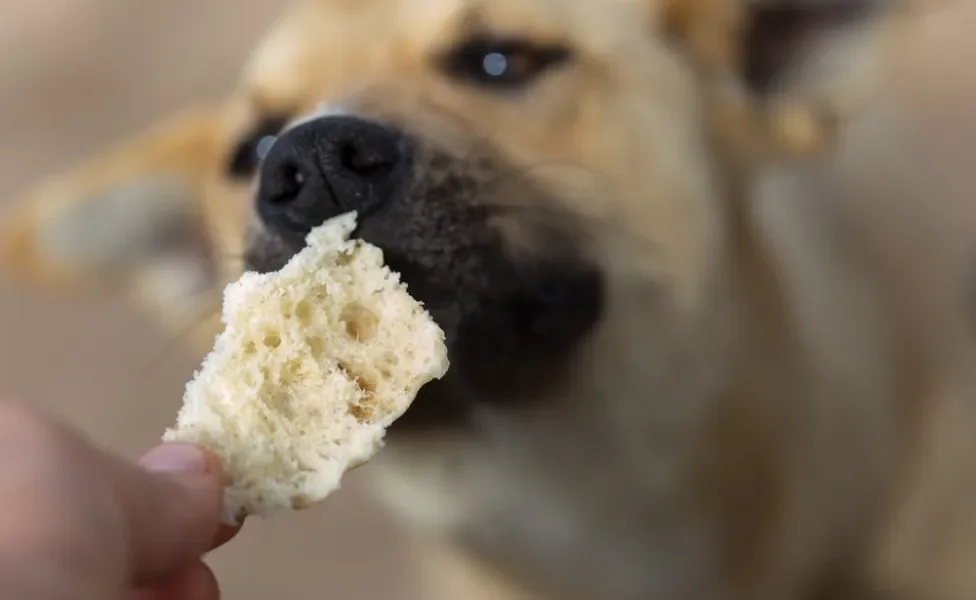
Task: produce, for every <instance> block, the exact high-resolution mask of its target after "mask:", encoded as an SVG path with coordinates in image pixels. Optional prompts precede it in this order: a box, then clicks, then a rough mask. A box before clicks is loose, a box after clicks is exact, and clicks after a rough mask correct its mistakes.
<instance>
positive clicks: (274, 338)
mask: <svg viewBox="0 0 976 600" xmlns="http://www.w3.org/2000/svg"><path fill="white" fill-rule="evenodd" d="M262 341H263V342H264V345H265V346H266V347H268V348H277V347H278V346H280V345H281V336H280V335H278V334H277V333H268V334H265V336H264V340H262Z"/></svg>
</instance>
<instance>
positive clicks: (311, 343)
mask: <svg viewBox="0 0 976 600" xmlns="http://www.w3.org/2000/svg"><path fill="white" fill-rule="evenodd" d="M305 343H306V344H307V345H308V350H309V352H311V353H312V358H315V359H318V358H319V357H321V356H322V355H323V354H324V353H325V342H323V341H322V338H317V337H312V336H309V337H307V338H305Z"/></svg>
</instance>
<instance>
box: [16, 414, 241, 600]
mask: <svg viewBox="0 0 976 600" xmlns="http://www.w3.org/2000/svg"><path fill="white" fill-rule="evenodd" d="M221 482H222V475H221V468H220V461H219V460H218V459H217V458H216V457H215V456H213V455H212V454H209V453H207V452H206V451H204V450H203V449H201V448H199V447H196V446H192V445H185V444H165V445H162V446H158V447H156V448H153V449H152V450H150V451H149V452H147V453H146V454H145V455H144V456H143V457H142V458H141V459H140V460H139V461H138V463H137V464H130V463H128V462H126V461H123V460H121V459H119V458H117V457H115V456H113V455H111V454H109V453H106V452H104V451H102V450H100V449H98V448H97V447H96V446H95V445H94V444H92V443H91V442H90V441H89V440H87V439H86V438H85V437H84V436H82V435H81V434H79V433H78V432H76V431H75V430H73V429H71V428H70V427H68V426H66V425H65V424H63V423H61V422H59V421H57V420H56V419H54V418H52V417H50V416H48V415H46V414H44V413H43V412H40V411H38V410H35V409H32V408H30V407H27V406H24V405H21V404H16V403H10V402H7V403H2V402H0V507H3V509H2V511H0V597H2V598H18V599H19V600H116V599H118V600H168V599H174V600H175V599H177V598H179V599H181V600H217V598H219V591H218V586H217V582H216V579H215V578H214V576H213V573H212V572H211V571H210V569H209V568H208V567H207V566H206V565H205V564H204V562H203V561H202V557H203V555H204V554H206V553H207V552H209V551H210V550H212V549H214V548H215V547H217V546H219V545H221V544H223V543H224V542H226V541H227V540H229V539H230V538H231V537H233V535H234V534H235V533H236V531H235V530H231V529H229V528H227V527H224V526H221V525H220V524H219V514H220V498H221Z"/></svg>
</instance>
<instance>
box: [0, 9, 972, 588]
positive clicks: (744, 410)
mask: <svg viewBox="0 0 976 600" xmlns="http://www.w3.org/2000/svg"><path fill="white" fill-rule="evenodd" d="M904 10H905V8H904V7H903V6H900V5H898V4H896V3H895V2H893V1H887V0H878V1H876V2H869V1H868V0H850V1H846V0H845V1H840V0H837V1H834V0H823V1H812V0H811V1H804V0H756V1H747V0H741V1H734V2H723V1H719V0H603V1H601V2H592V1H587V0H532V1H531V2H526V1H525V0H517V1H516V0H493V1H491V2H489V1H487V0H466V1H462V0H399V1H397V2H394V1H392V0H357V1H350V0H302V1H300V2H298V3H297V4H296V5H295V6H294V7H293V8H292V9H291V10H290V11H289V12H287V13H286V14H285V16H284V17H283V18H282V20H281V21H280V22H279V23H277V24H276V26H275V27H274V28H273V29H272V31H271V32H270V33H269V35H268V37H267V38H266V39H265V40H264V41H263V43H262V44H261V46H260V47H259V48H258V50H257V51H256V53H255V54H254V57H253V59H252V61H251V62H250V63H249V65H248V67H247V68H246V69H245V72H244V75H243V77H242V83H241V85H240V87H239V89H238V90H236V91H235V92H234V93H232V94H230V95H229V97H228V98H227V99H226V102H224V103H223V104H220V105H217V106H212V107H204V108H201V109H199V110H197V111H190V112H188V113H186V114H182V115H178V116H176V117H174V118H173V119H172V120H171V121H168V122H166V123H164V124H162V125H161V126H160V127H159V128H158V129H156V130H154V131H151V132H149V133H147V134H146V135H145V136H143V137H141V138H139V139H137V140H134V141H132V142H130V143H128V144H126V145H123V146H121V147H120V148H118V149H116V150H115V151H114V152H111V153H108V154H107V155H105V156H103V157H101V158H100V159H99V160H98V161H96V162H94V163H91V164H89V165H85V166H84V167H83V168H81V169H79V170H78V171H77V172H75V173H72V174H70V175H69V176H67V177H64V178H58V179H55V180H53V181H51V182H49V183H48V184H46V185H44V186H42V187H40V188H39V189H38V190H36V191H35V192H34V193H33V194H31V195H30V197H29V199H28V200H26V201H25V202H24V203H23V204H21V205H19V206H22V207H23V208H22V210H21V212H18V213H16V214H12V215H10V217H8V218H7V221H8V222H7V224H6V225H5V227H4V233H3V238H2V240H3V245H4V252H3V264H4V265H5V266H7V267H8V270H9V271H10V272H13V273H17V274H20V276H21V277H22V278H23V279H24V280H25V281H31V282H34V283H35V284H36V285H47V286H52V287H54V288H55V289H59V290H65V289H69V288H76V289H81V288H84V287H85V286H91V285H110V286H113V285H114V286H118V289H122V290H125V291H126V293H129V294H132V295H133V297H134V298H135V299H136V300H137V301H139V302H142V303H150V304H149V306H152V307H153V308H154V310H156V313H157V315H158V317H159V318H160V319H161V320H162V323H163V324H164V326H166V327H169V328H171V329H170V330H171V331H172V332H174V333H175V332H180V333H181V334H182V333H188V332H189V333H188V335H190V336H191V337H190V338H189V339H190V341H189V342H188V343H189V344H191V346H192V347H193V348H196V349H197V350H198V351H199V352H201V353H202V352H204V351H206V350H208V349H209V347H210V344H211V343H212V340H213V335H214V333H215V332H216V331H218V328H219V322H218V321H217V319H216V318H215V317H214V316H213V315H214V312H213V308H214V306H215V302H216V301H217V300H218V299H219V292H220V289H221V288H222V286H223V285H224V284H225V283H227V282H229V281H232V280H233V279H235V278H236V277H237V276H238V275H239V274H240V272H241V271H242V270H244V269H249V270H257V271H270V270H274V269H277V268H279V267H281V266H282V265H283V264H284V263H285V262H286V261H287V260H288V259H289V258H290V257H291V256H292V255H294V254H295V253H296V252H297V251H299V250H300V249H301V248H302V246H303V244H304V236H305V235H306V234H307V233H308V232H309V231H310V230H311V228H313V227H315V226H316V225H318V224H320V223H322V222H323V221H324V220H325V219H327V218H329V217H331V216H336V215H338V214H340V213H341V212H346V211H349V210H356V211H357V212H358V214H359V223H360V225H359V227H358V229H357V231H356V235H357V236H358V237H361V238H362V239H364V240H367V241H369V242H371V243H374V244H376V245H378V246H379V247H381V248H382V249H383V251H384V255H385V258H386V260H387V262H388V264H389V265H390V266H391V267H392V268H394V269H395V270H396V271H398V272H400V273H401V274H402V276H403V278H404V281H405V282H406V283H407V284H408V288H409V290H410V291H411V293H412V294H413V295H415V297H417V299H419V300H421V301H422V302H424V304H425V305H426V307H427V308H428V310H429V311H430V312H431V315H432V316H433V318H434V319H435V320H436V321H437V322H438V323H439V324H440V325H441V327H442V328H443V329H444V330H445V332H446V335H447V340H448V344H449V351H450V358H451V363H452V367H451V370H450V372H449V374H448V376H447V377H445V379H444V380H442V381H439V382H435V383H432V384H430V385H428V386H427V387H426V388H425V389H424V390H423V392H422V394H421V395H420V397H418V399H417V400H416V402H415V403H414V406H413V407H412V408H411V409H410V411H408V413H407V414H406V415H405V416H404V417H403V418H402V419H401V420H400V421H398V422H397V423H396V424H395V426H394V427H393V428H391V430H390V431H389V434H388V438H387V446H388V447H387V448H386V449H385V450H384V451H383V452H382V453H380V455H379V456H377V457H376V459H375V460H374V461H373V462H372V463H371V464H370V465H369V466H367V467H365V469H368V470H369V472H371V473H372V478H373V481H374V484H375V490H376V494H377V497H378V498H379V499H380V500H382V501H383V502H384V503H385V504H386V506H387V507H388V508H389V509H390V511H391V512H392V513H393V514H395V515H398V516H399V517H400V518H401V520H402V522H403V523H404V524H405V525H406V526H407V527H409V528H411V529H413V530H414V531H415V532H416V535H417V537H418V539H419V540H422V543H423V544H424V545H425V547H428V548H429V552H430V561H429V562H428V563H427V566H428V567H429V568H428V570H427V571H426V573H425V574H426V575H428V576H429V585H430V592H429V594H428V597H432V598H434V597H443V598H456V597H460V598H483V599H485V600H503V599H504V600H514V599H518V598H524V599H535V600H550V599H555V598H560V599H569V600H593V599H597V598H599V599H605V600H636V599H644V598H661V599H672V598H673V599H678V598H681V599H710V600H719V599H730V600H733V599H750V600H763V599H769V600H784V599H792V600H821V599H824V600H827V599H829V600H846V599H853V598H877V599H882V598H884V599H892V600H894V599H899V600H900V599H915V598H918V599H922V598H924V599H926V600H956V599H962V598H973V597H976V577H974V576H973V575H972V574H971V572H972V570H971V569H970V568H969V566H970V565H969V562H970V559H971V558H976V529H974V524H976V520H974V517H976V509H973V508H972V507H971V506H970V505H971V504H972V503H971V502H969V500H970V499H971V498H972V497H973V485H974V482H973V481H972V476H973V474H974V473H976V470H974V467H976V465H974V460H976V459H974V458H973V457H974V456H976V453H973V450H974V448H972V447H971V444H972V442H971V440H974V439H976V437H974V435H973V434H974V433H976V432H974V431H972V429H973V427H976V420H974V419H973V416H974V415H973V414H971V413H972V411H973V408H974V407H973V406H972V402H971V401H970V396H971V392H970V391H969V390H971V389H972V387H971V386H972V382H971V381H970V378H971V375H970V374H969V372H970V371H971V369H970V368H969V365H971V364H972V344H973V340H972V335H971V332H972V331H973V329H972V323H971V314H970V312H971V311H970V310H968V308H967V304H966V301H965V298H964V294H963V293H962V287H963V286H962V285H960V284H959V282H958V280H957V279H958V278H957V275H958V271H957V270H956V269H955V266H954V265H953V262H952V259H951V258H950V257H949V254H950V252H948V251H946V250H945V244H944V243H943V240H941V239H940V234H939V232H940V229H939V217H940V215H939V211H938V210H932V209H931V208H930V207H925V206H923V205H922V204H921V203H919V202H908V201H904V202H902V201H898V199H897V198H886V199H885V202H883V203H882V202H880V201H873V200H872V199H871V198H870V197H869V196H870V195H864V196H857V195H855V196H850V197H845V196H843V195H842V194H840V193H835V192H836V190H835V189H833V188H831V187H830V186H829V185H826V186H824V185H823V184H822V183H817V182H816V181H815V180H814V179H813V178H811V177H810V173H811V172H812V171H816V170H817V169H816V167H815V166H811V165H819V164H821V163H822V161H829V160H830V159H831V157H834V156H840V155H843V154H844V153H845V152H847V151H850V150H849V148H848V146H847V145H846V144H847V142H845V131H846V130H847V127H846V126H847V125H848V123H849V122H850V120H851V118H852V115H853V114H854V111H855V110H856V108H857V107H858V106H861V105H862V104H863V102H865V98H866V97H867V96H866V93H867V92H866V90H867V89H868V88H870V87H871V82H872V81H874V79H875V75H877V74H878V73H880V72H882V71H883V64H884V62H885V58H884V57H885V56H886V52H887V50H886V49H887V48H888V47H889V46H890V45H891V44H892V43H895V42H893V40H897V38H898V35H899V30H900V28H901V26H902V25H903V24H904V23H905V22H906V21H908V20H910V19H909V17H908V15H907V14H906V13H904V12H903V11H904ZM818 192H822V193H818ZM107 223H111V224H112V225H111V226H110V227H106V224H107ZM906 232H910V233H911V235H910V236H906V235H905V234H906ZM206 317H209V318H206ZM187 328H190V329H187ZM191 330H192V331H191Z"/></svg>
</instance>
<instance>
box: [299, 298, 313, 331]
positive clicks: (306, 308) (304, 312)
mask: <svg viewBox="0 0 976 600" xmlns="http://www.w3.org/2000/svg"><path fill="white" fill-rule="evenodd" d="M295 318H296V319H298V324H299V325H302V326H306V325H310V324H311V322H312V306H311V305H310V304H309V303H308V301H307V300H299V301H298V304H296V305H295Z"/></svg>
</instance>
